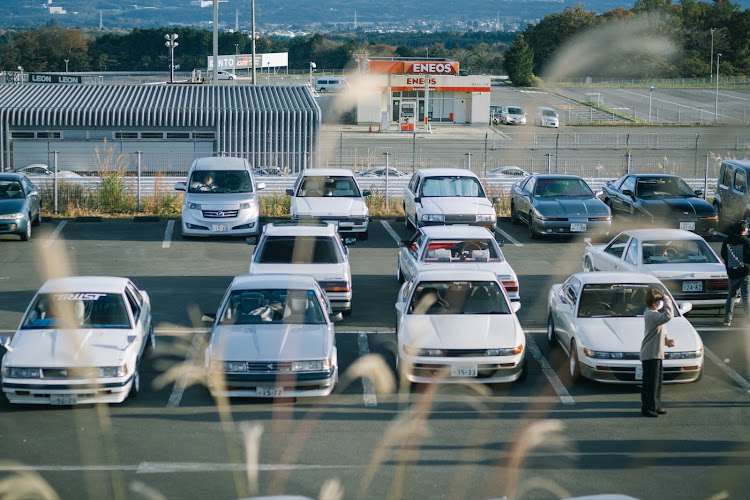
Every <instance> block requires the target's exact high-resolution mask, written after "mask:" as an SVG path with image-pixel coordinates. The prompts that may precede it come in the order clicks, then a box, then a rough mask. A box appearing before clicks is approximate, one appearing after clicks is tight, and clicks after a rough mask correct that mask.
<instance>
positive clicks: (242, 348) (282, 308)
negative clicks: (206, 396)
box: [203, 274, 341, 398]
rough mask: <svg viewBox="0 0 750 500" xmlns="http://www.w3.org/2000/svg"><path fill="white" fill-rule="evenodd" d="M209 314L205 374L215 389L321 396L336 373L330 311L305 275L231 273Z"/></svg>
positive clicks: (224, 392) (245, 393)
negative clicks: (214, 310) (215, 311)
mask: <svg viewBox="0 0 750 500" xmlns="http://www.w3.org/2000/svg"><path fill="white" fill-rule="evenodd" d="M203 319H204V321H212V322H213V329H212V331H211V341H210V343H209V345H208V348H207V349H206V358H205V359H206V373H207V375H208V383H209V388H210V390H211V394H212V395H214V396H227V397H230V396H240V397H266V398H276V397H299V396H326V395H328V394H330V393H331V391H332V390H333V388H334V386H335V385H336V381H337V380H338V354H337V350H336V338H335V336H334V331H333V322H334V321H338V320H340V319H341V313H335V314H334V313H332V312H331V306H330V304H329V303H328V300H327V298H326V295H325V292H324V291H323V289H322V288H320V285H318V283H317V282H316V281H315V279H314V278H313V277H312V276H304V275H290V274H283V275H282V274H268V275H263V276H237V277H235V278H234V280H233V281H232V283H231V285H229V289H228V290H227V293H226V294H225V295H224V299H223V300H222V301H221V305H220V306H219V310H218V314H217V315H208V314H206V315H204V317H203Z"/></svg>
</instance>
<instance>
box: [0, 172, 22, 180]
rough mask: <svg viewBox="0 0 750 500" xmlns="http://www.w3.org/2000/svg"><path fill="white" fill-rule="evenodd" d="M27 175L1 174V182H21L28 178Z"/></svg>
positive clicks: (18, 173)
mask: <svg viewBox="0 0 750 500" xmlns="http://www.w3.org/2000/svg"><path fill="white" fill-rule="evenodd" d="M26 177H27V176H26V174H25V173H23V172H3V173H0V180H4V181H20V180H21V179H24V178H26Z"/></svg>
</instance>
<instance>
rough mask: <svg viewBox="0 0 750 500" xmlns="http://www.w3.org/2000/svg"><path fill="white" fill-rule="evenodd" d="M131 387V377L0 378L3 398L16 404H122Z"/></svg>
mask: <svg viewBox="0 0 750 500" xmlns="http://www.w3.org/2000/svg"><path fill="white" fill-rule="evenodd" d="M132 385H133V376H132V375H130V376H128V377H127V378H124V379H114V380H113V379H102V380H101V381H97V380H94V381H92V380H57V381H51V380H46V381H43V382H42V381H38V382H31V381H30V380H29V379H3V383H2V387H3V392H4V393H5V397H6V398H7V399H8V401H9V402H11V403H17V404H66V405H68V404H92V403H122V402H123V401H125V399H126V398H127V397H128V394H129V393H130V388H131V386H132Z"/></svg>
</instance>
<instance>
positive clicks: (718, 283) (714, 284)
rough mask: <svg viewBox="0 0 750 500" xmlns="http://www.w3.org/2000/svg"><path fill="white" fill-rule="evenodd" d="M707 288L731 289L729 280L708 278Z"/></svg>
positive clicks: (717, 289) (716, 289)
mask: <svg viewBox="0 0 750 500" xmlns="http://www.w3.org/2000/svg"><path fill="white" fill-rule="evenodd" d="M706 290H711V291H714V292H716V291H722V292H726V291H727V290H729V280H707V281H706Z"/></svg>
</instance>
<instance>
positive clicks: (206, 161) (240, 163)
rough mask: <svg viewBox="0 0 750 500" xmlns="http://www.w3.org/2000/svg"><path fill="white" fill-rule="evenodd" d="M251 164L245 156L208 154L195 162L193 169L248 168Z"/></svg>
mask: <svg viewBox="0 0 750 500" xmlns="http://www.w3.org/2000/svg"><path fill="white" fill-rule="evenodd" d="M249 167H250V164H249V163H248V162H247V160H245V159H244V158H235V157H231V156H207V157H204V158H198V159H196V160H195V161H194V162H193V165H192V167H190V168H191V170H247V169H248V168H249Z"/></svg>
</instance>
